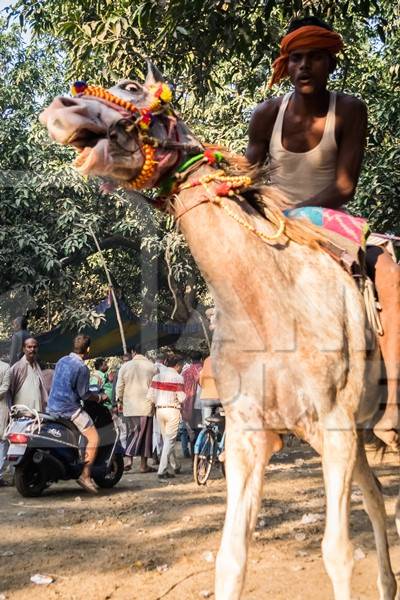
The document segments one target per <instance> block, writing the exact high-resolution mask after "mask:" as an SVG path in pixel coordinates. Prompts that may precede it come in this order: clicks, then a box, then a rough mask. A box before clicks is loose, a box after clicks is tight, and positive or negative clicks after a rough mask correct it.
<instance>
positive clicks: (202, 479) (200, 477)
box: [193, 430, 215, 485]
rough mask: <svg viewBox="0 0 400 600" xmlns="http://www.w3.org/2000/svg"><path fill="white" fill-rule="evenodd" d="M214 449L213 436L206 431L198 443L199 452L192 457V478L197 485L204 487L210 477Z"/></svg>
mask: <svg viewBox="0 0 400 600" xmlns="http://www.w3.org/2000/svg"><path fill="white" fill-rule="evenodd" d="M200 435H201V434H200ZM214 448H215V439H214V434H213V433H212V432H211V431H208V430H207V431H205V432H204V437H203V439H202V440H201V441H200V446H199V451H198V452H196V454H195V455H194V461H193V477H194V480H195V482H196V483H197V485H205V484H206V482H207V480H208V478H209V476H210V473H211V468H212V465H213V462H214Z"/></svg>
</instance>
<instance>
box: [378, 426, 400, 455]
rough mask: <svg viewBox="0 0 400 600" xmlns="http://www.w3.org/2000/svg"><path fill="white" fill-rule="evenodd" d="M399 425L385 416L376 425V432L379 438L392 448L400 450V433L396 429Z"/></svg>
mask: <svg viewBox="0 0 400 600" xmlns="http://www.w3.org/2000/svg"><path fill="white" fill-rule="evenodd" d="M396 426H397V425H393V423H391V422H390V421H389V420H386V419H385V418H384V417H383V418H382V419H381V420H380V421H378V423H377V424H376V425H375V427H374V434H375V435H376V437H377V438H379V439H380V440H382V442H384V443H385V444H386V446H388V447H389V448H390V449H391V450H394V451H397V452H398V451H399V450H400V443H399V434H398V431H397V430H396Z"/></svg>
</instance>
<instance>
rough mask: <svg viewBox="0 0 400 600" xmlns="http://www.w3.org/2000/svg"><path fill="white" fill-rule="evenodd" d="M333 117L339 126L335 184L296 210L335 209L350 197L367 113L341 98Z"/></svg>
mask: <svg viewBox="0 0 400 600" xmlns="http://www.w3.org/2000/svg"><path fill="white" fill-rule="evenodd" d="M336 115H337V118H338V119H340V123H341V126H340V131H341V133H340V138H339V140H338V154H337V163H336V180H335V182H334V183H332V184H331V185H329V186H328V187H326V188H325V189H323V190H322V191H321V192H319V193H318V194H316V195H315V196H313V197H312V198H308V199H307V200H305V201H304V202H303V203H302V204H300V205H298V206H325V207H327V208H335V209H337V208H340V207H341V206H343V205H344V204H346V203H347V202H349V201H350V200H352V198H353V197H354V194H355V191H356V187H357V182H358V178H359V176H360V170H361V164H362V159H363V156H364V148H365V141H366V136H367V120H368V117H367V109H366V106H365V104H364V103H363V102H361V100H358V99H357V98H353V97H345V98H343V97H342V98H341V102H340V104H339V103H338V107H337V112H336Z"/></svg>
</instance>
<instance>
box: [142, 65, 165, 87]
mask: <svg viewBox="0 0 400 600" xmlns="http://www.w3.org/2000/svg"><path fill="white" fill-rule="evenodd" d="M146 62H147V75H146V79H145V82H144V85H153V84H154V83H162V82H163V81H164V78H163V76H162V75H161V73H160V71H159V70H158V69H157V67H156V66H155V65H153V63H152V62H150V61H149V60H148V61H146Z"/></svg>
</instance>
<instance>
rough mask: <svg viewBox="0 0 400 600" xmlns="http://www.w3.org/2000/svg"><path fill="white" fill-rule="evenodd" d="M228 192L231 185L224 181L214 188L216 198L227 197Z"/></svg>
mask: <svg viewBox="0 0 400 600" xmlns="http://www.w3.org/2000/svg"><path fill="white" fill-rule="evenodd" d="M230 191H231V184H230V183H227V182H225V181H224V182H223V183H220V184H219V185H218V186H217V187H216V188H215V193H216V194H217V196H228V195H229V192H230Z"/></svg>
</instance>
